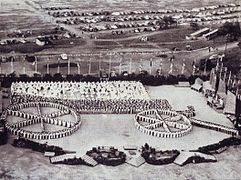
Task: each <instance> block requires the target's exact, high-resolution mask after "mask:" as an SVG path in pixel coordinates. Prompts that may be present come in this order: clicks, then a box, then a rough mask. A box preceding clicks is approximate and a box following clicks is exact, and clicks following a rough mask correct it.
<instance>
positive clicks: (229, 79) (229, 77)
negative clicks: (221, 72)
mask: <svg viewBox="0 0 241 180" xmlns="http://www.w3.org/2000/svg"><path fill="white" fill-rule="evenodd" d="M231 77H232V72H231V71H229V76H228V86H230V81H231Z"/></svg>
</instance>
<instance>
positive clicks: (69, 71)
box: [68, 58, 70, 75]
mask: <svg viewBox="0 0 241 180" xmlns="http://www.w3.org/2000/svg"><path fill="white" fill-rule="evenodd" d="M69 74H70V60H69V58H68V75H69Z"/></svg>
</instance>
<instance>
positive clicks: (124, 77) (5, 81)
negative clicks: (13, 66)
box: [0, 72, 209, 88]
mask: <svg viewBox="0 0 241 180" xmlns="http://www.w3.org/2000/svg"><path fill="white" fill-rule="evenodd" d="M197 77H200V78H201V79H203V80H208V79H209V77H208V76H198V75H195V76H193V75H191V76H189V77H187V76H184V75H178V76H174V75H168V76H164V75H156V76H154V75H149V74H148V73H147V72H146V73H141V74H135V73H132V74H127V73H125V72H123V73H122V74H120V75H115V76H113V77H105V78H103V77H97V76H92V75H86V76H84V75H79V74H77V75H72V74H71V75H67V76H64V75H62V74H60V73H56V74H54V75H51V74H45V75H42V76H41V75H40V74H34V75H33V76H32V77H30V76H27V75H26V74H22V75H19V76H17V75H16V74H15V73H12V74H9V75H6V76H5V75H1V76H0V82H1V84H2V87H5V88H8V87H10V86H11V84H12V83H13V82H19V81H22V82H30V81H32V82H33V81H52V82H58V81H60V82H62V81H69V82H71V81H72V82H80V81H85V82H98V81H102V80H108V81H140V82H141V83H142V84H144V85H150V86H159V85H175V84H178V82H179V81H188V82H189V83H190V84H193V83H194V81H195V79H196V78H197Z"/></svg>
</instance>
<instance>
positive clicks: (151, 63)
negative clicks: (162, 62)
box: [150, 58, 152, 75]
mask: <svg viewBox="0 0 241 180" xmlns="http://www.w3.org/2000/svg"><path fill="white" fill-rule="evenodd" d="M151 73H152V58H151V59H150V75H151Z"/></svg>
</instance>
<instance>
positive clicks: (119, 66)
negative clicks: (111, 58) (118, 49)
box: [119, 58, 122, 75]
mask: <svg viewBox="0 0 241 180" xmlns="http://www.w3.org/2000/svg"><path fill="white" fill-rule="evenodd" d="M121 63H122V60H121V58H120V64H119V75H121V66H122V64H121Z"/></svg>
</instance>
